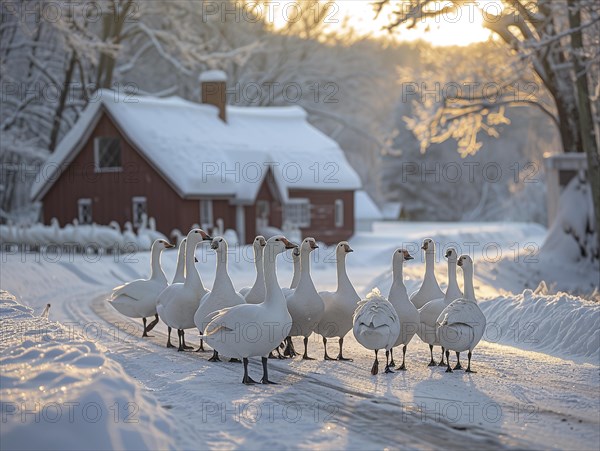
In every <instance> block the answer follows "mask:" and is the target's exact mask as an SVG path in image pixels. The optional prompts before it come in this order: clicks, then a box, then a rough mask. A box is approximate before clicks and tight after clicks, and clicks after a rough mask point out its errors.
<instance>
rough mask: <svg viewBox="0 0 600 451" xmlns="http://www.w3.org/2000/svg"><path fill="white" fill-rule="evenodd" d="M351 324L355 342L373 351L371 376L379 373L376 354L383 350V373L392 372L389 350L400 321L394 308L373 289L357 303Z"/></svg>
mask: <svg viewBox="0 0 600 451" xmlns="http://www.w3.org/2000/svg"><path fill="white" fill-rule="evenodd" d="M353 322H354V326H353V328H352V331H353V332H354V337H355V338H356V341H358V342H359V343H360V344H361V345H363V346H364V347H365V348H367V349H371V350H373V351H375V362H373V367H372V368H371V374H372V375H375V374H377V373H378V372H379V360H377V353H378V352H379V350H380V349H385V372H386V373H390V372H392V371H391V370H390V364H389V355H390V349H392V347H393V346H394V343H395V342H396V340H397V339H398V335H399V334H400V320H399V318H398V314H397V313H396V310H395V309H394V306H393V305H392V304H390V303H389V302H388V301H387V299H385V298H384V297H383V296H381V293H380V292H379V289H377V288H375V289H373V291H371V292H370V293H369V294H368V295H367V299H365V300H362V301H360V302H359V303H358V307H357V308H356V311H355V312H354V317H353Z"/></svg>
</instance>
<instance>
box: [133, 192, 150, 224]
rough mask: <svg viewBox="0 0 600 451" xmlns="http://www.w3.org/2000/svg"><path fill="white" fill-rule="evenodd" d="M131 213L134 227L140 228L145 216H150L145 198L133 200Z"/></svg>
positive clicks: (136, 197)
mask: <svg viewBox="0 0 600 451" xmlns="http://www.w3.org/2000/svg"><path fill="white" fill-rule="evenodd" d="M131 213H132V215H131V216H132V222H133V226H134V227H140V226H141V225H142V222H143V220H144V214H146V215H147V214H148V202H147V200H146V198H145V197H143V196H135V197H132V198H131Z"/></svg>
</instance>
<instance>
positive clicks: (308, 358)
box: [302, 337, 315, 360]
mask: <svg viewBox="0 0 600 451" xmlns="http://www.w3.org/2000/svg"><path fill="white" fill-rule="evenodd" d="M302 360H315V359H314V358H312V357H309V356H308V337H304V354H303V355H302Z"/></svg>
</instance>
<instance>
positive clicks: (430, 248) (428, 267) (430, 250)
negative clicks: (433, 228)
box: [410, 238, 444, 309]
mask: <svg viewBox="0 0 600 451" xmlns="http://www.w3.org/2000/svg"><path fill="white" fill-rule="evenodd" d="M421 249H423V250H424V251H425V277H423V283H422V284H421V288H419V290H418V291H415V292H414V293H413V294H411V295H410V301H411V302H412V303H413V304H415V307H417V308H418V309H419V308H421V307H423V306H424V305H425V304H427V303H428V302H429V301H432V300H433V299H438V298H443V297H444V292H443V291H442V290H440V286H439V285H438V283H437V280H436V278H435V268H434V265H435V244H434V243H433V240H432V239H431V238H425V239H424V240H423V246H421Z"/></svg>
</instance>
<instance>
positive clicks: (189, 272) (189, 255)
mask: <svg viewBox="0 0 600 451" xmlns="http://www.w3.org/2000/svg"><path fill="white" fill-rule="evenodd" d="M197 245H198V243H194V242H192V243H190V242H189V241H188V242H187V245H186V247H185V282H184V285H185V286H186V287H191V288H192V289H194V290H195V291H201V290H204V285H203V284H202V279H200V274H199V273H198V271H197V270H196V266H195V265H194V259H195V257H196V246H197Z"/></svg>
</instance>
